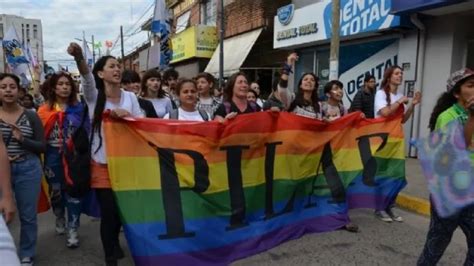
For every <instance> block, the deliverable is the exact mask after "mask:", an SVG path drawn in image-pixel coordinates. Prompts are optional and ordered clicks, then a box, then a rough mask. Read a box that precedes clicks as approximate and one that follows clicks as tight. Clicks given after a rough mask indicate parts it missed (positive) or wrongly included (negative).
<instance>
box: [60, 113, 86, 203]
mask: <svg viewBox="0 0 474 266" xmlns="http://www.w3.org/2000/svg"><path fill="white" fill-rule="evenodd" d="M88 113H89V112H88V108H87V105H84V109H83V115H82V120H81V123H80V125H79V127H78V128H77V129H76V131H75V132H74V133H73V134H72V136H71V138H70V139H69V140H68V141H67V143H65V146H64V147H65V148H64V152H63V163H64V166H65V170H66V171H65V178H66V191H67V193H68V195H70V196H71V197H73V198H81V197H83V196H85V195H86V194H87V193H88V192H89V191H90V188H91V145H90V139H89V133H88V132H87V130H86V128H85V127H84V123H85V121H86V118H87V116H88ZM65 142H66V141H65Z"/></svg>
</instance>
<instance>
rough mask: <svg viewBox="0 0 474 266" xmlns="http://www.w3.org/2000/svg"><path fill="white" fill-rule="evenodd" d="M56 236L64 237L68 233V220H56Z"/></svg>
mask: <svg viewBox="0 0 474 266" xmlns="http://www.w3.org/2000/svg"><path fill="white" fill-rule="evenodd" d="M55 229H56V234H58V235H63V234H64V233H65V232H66V219H64V218H56V228H55Z"/></svg>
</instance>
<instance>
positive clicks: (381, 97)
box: [374, 90, 406, 118]
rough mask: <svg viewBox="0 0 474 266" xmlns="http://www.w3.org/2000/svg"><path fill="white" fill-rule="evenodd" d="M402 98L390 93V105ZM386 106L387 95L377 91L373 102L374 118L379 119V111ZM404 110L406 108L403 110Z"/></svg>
mask: <svg viewBox="0 0 474 266" xmlns="http://www.w3.org/2000/svg"><path fill="white" fill-rule="evenodd" d="M402 97H403V94H402V93H400V92H397V94H393V93H390V103H391V104H393V103H395V102H396V101H398V100H400V99H401V98H402ZM387 106H388V102H387V95H386V94H385V91H384V90H377V92H376V93H375V101H374V114H375V118H378V117H381V115H380V113H379V112H380V110H382V109H383V108H385V107H387ZM405 109H406V108H405Z"/></svg>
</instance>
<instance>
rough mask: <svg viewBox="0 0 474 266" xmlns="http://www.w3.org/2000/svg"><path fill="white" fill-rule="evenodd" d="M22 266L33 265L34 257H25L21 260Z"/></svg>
mask: <svg viewBox="0 0 474 266" xmlns="http://www.w3.org/2000/svg"><path fill="white" fill-rule="evenodd" d="M20 263H21V266H33V258H32V257H24V258H22V259H21V260H20Z"/></svg>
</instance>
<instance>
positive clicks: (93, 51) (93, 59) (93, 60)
mask: <svg viewBox="0 0 474 266" xmlns="http://www.w3.org/2000/svg"><path fill="white" fill-rule="evenodd" d="M92 62H93V63H94V64H95V47H94V35H92Z"/></svg>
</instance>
